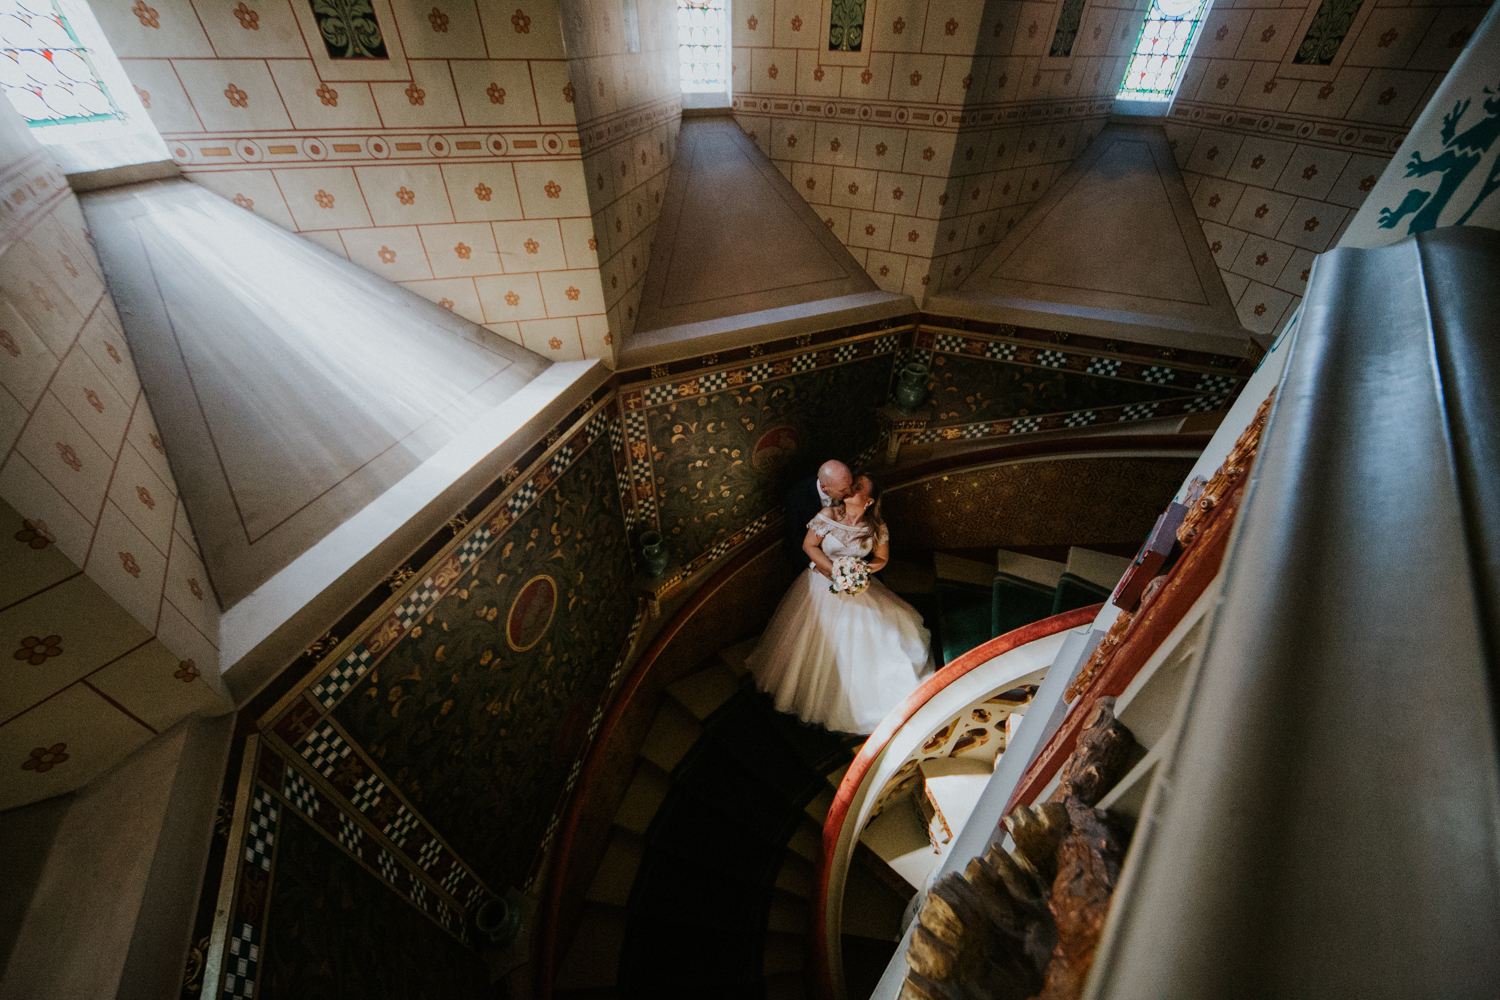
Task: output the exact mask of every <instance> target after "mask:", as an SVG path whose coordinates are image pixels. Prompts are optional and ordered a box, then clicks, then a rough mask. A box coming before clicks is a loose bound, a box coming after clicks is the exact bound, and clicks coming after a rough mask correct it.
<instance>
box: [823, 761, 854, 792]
mask: <svg viewBox="0 0 1500 1000" xmlns="http://www.w3.org/2000/svg"><path fill="white" fill-rule="evenodd" d="M853 763H854V761H852V760H851V761H849V763H848V764H844V765H842V766H840V767H837V768H835V769H834V770H832V771H829V772H828V773H827V774H825V775H824V776H823V778H824V780H825V781H827V782H828V787H829V788H832V789H833V790H834V791H838V790H839V786H840V785H842V784H843V783H844V775H846V774H848V773H849V765H850V764H853Z"/></svg>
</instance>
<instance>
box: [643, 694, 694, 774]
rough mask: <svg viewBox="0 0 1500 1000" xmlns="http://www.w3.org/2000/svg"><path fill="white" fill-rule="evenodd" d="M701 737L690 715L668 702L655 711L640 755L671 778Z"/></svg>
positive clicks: (684, 709)
mask: <svg viewBox="0 0 1500 1000" xmlns="http://www.w3.org/2000/svg"><path fill="white" fill-rule="evenodd" d="M702 735H703V727H701V726H699V725H698V720H697V719H695V718H693V716H692V713H691V712H689V711H688V710H687V709H686V708H683V707H682V705H680V704H678V703H677V702H676V701H675V700H674V699H671V698H667V699H665V700H663V701H662V703H661V708H660V709H658V710H657V713H656V718H655V719H654V720H653V721H652V723H651V730H650V731H649V732H648V733H646V739H645V741H644V742H643V743H642V744H641V749H640V751H639V754H640V756H641V757H644V758H645V759H646V760H649V761H650V762H651V763H653V764H655V765H656V766H657V767H659V768H661V769H662V770H663V771H666V772H667V773H668V774H671V773H672V771H673V770H675V769H676V767H677V764H678V762H679V761H681V760H682V758H683V757H684V756H685V755H686V754H687V752H688V751H689V750H691V749H692V747H693V744H694V743H696V742H698V737H699V736H702Z"/></svg>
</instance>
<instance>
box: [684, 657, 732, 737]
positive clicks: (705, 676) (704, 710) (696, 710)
mask: <svg viewBox="0 0 1500 1000" xmlns="http://www.w3.org/2000/svg"><path fill="white" fill-rule="evenodd" d="M739 691H740V679H739V675H737V674H736V673H735V672H734V671H733V670H731V669H730V668H729V665H728V664H727V663H724V662H723V661H722V660H717V659H716V660H714V661H713V662H711V663H710V664H709V666H708V667H706V668H705V669H703V670H700V671H698V672H697V673H696V674H692V675H691V676H688V677H684V678H683V679H682V680H680V681H677V682H676V683H675V684H671V685H669V686H668V687H667V694H669V695H671V696H672V697H673V698H674V699H676V700H677V702H678V703H679V704H680V705H682V707H683V708H686V709H687V710H688V712H690V713H691V714H692V716H693V717H694V718H695V719H697V720H698V721H699V722H702V721H703V720H704V719H706V718H708V717H709V716H710V715H712V714H713V713H714V711H715V710H716V709H717V708H718V707H719V706H720V705H723V704H724V703H725V702H726V701H728V700H729V699H730V698H733V697H734V696H735V695H736V694H738V693H739Z"/></svg>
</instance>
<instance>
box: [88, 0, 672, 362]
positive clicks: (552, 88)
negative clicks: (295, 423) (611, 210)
mask: <svg viewBox="0 0 1500 1000" xmlns="http://www.w3.org/2000/svg"><path fill="white" fill-rule="evenodd" d="M368 6H369V11H370V14H369V16H370V18H371V19H372V20H373V21H374V22H375V23H376V24H378V26H379V40H380V44H382V45H383V46H384V50H383V51H384V58H358V57H356V58H332V57H330V48H329V45H327V44H325V40H324V38H323V37H322V36H321V34H320V30H319V16H318V15H315V13H314V11H313V10H312V8H311V6H310V5H309V4H307V3H305V2H294V0H255V2H253V3H247V4H244V5H240V6H236V5H232V4H228V3H211V2H207V0H199V2H197V3H196V4H195V3H194V2H193V0H153V2H152V3H149V4H148V3H144V2H143V3H140V4H135V5H132V4H130V3H128V2H126V0H101V2H100V3H97V4H96V5H95V13H96V14H97V16H98V19H99V22H100V24H101V26H102V27H103V29H104V32H105V34H106V36H107V37H108V38H109V41H110V44H111V45H112V46H113V47H114V49H115V52H116V54H118V55H119V56H120V60H121V64H122V65H123V66H124V68H125V71H126V73H127V75H128V76H129V77H130V79H131V81H132V83H133V84H134V86H135V88H136V90H137V92H138V93H140V95H141V99H142V101H143V103H145V105H146V107H147V111H148V113H149V114H150V115H151V118H152V121H153V122H154V123H155V125H156V127H157V129H158V130H159V131H160V132H161V134H162V137H163V138H164V139H165V140H166V142H167V148H168V150H169V151H170V153H171V154H172V157H173V159H175V160H176V161H177V163H178V165H179V166H180V167H181V168H182V170H183V172H184V173H185V174H186V175H187V176H188V177H189V178H191V179H192V180H194V181H196V182H198V183H200V184H203V185H204V186H205V187H208V188H209V189H211V190H213V191H216V192H218V193H219V194H221V195H223V196H224V197H226V198H229V199H231V200H233V201H235V203H236V204H238V205H240V206H241V207H243V208H245V209H247V210H248V211H252V212H255V213H256V214H259V215H261V216H263V217H265V218H267V219H270V220H271V221H273V222H276V223H277V224H279V225H281V226H284V227H285V228H287V229H290V230H292V231H294V232H298V233H301V234H302V235H304V236H306V237H307V238H308V239H311V240H313V241H315V242H317V243H319V244H320V245H322V246H324V247H326V248H327V249H329V250H332V251H333V252H334V253H337V254H339V255H340V256H342V257H346V258H347V259H349V260H351V261H353V262H355V263H357V264H359V265H361V266H363V267H366V268H368V269H370V270H371V271H373V272H375V273H376V274H380V275H382V276H384V277H387V278H389V279H391V280H392V281H397V282H400V283H401V284H403V285H406V286H407V287H409V288H411V289H413V290H415V291H417V292H418V293H419V294H421V295H423V296H425V297H426V298H428V299H429V300H431V301H433V302H437V303H439V304H441V305H443V306H445V307H447V308H450V309H452V310H453V311H455V312H457V313H458V314H460V315H462V316H464V317H466V318H468V319H470V320H473V321H474V322H476V323H480V324H482V325H485V326H487V327H488V328H489V329H491V330H493V331H495V332H496V333H499V334H501V335H502V336H504V337H507V338H508V339H510V340H512V341H514V342H516V343H519V344H522V345H523V346H525V347H527V348H528V349H531V350H534V351H536V353H538V354H540V355H542V356H543V357H547V358H550V359H553V360H578V359H583V358H591V359H592V358H604V359H607V360H608V359H611V358H612V354H611V345H612V342H613V341H616V340H617V339H618V338H616V337H613V336H611V331H610V329H609V326H608V322H607V319H606V315H605V314H606V306H605V302H604V297H603V293H602V288H601V285H600V281H599V275H598V270H597V268H598V264H599V259H600V255H599V254H598V253H597V251H596V238H595V233H594V221H593V218H592V216H593V213H594V211H595V207H594V205H593V203H592V202H591V200H590V198H591V195H590V193H589V192H588V190H587V187H588V185H587V181H586V177H585V171H584V165H583V157H584V153H585V152H586V148H585V134H586V133H585V131H584V128H585V126H587V127H588V128H589V129H590V130H591V131H590V132H588V133H587V134H588V135H589V136H590V138H589V139H588V142H589V144H590V145H591V146H592V145H597V144H599V143H600V138H599V136H597V135H596V134H595V133H597V132H598V129H599V127H600V125H601V124H606V125H607V124H608V123H606V122H605V121H604V119H606V118H608V117H609V116H617V115H620V114H621V113H622V112H623V113H624V115H625V117H626V118H630V117H631V116H632V115H637V116H639V115H644V117H645V119H648V120H649V121H648V122H644V123H643V122H634V123H632V124H631V125H630V126H629V127H628V128H626V129H625V130H623V131H624V133H625V135H624V137H625V138H628V137H629V136H637V135H639V134H641V132H642V131H643V130H645V131H649V129H650V128H651V127H654V126H655V125H657V124H659V122H657V120H656V117H659V116H660V115H661V114H665V107H666V106H665V105H664V104H663V103H662V102H661V101H660V100H656V99H657V98H660V97H661V96H662V95H663V94H664V93H665V89H664V88H665V83H664V82H663V77H662V70H663V68H664V62H663V59H662V58H661V54H662V52H663V51H664V49H663V48H662V44H663V43H662V42H661V39H660V37H658V36H660V32H659V31H657V34H656V35H652V34H651V31H652V30H655V29H657V28H659V27H660V26H661V25H662V24H663V23H664V22H662V21H661V19H660V18H659V17H656V16H655V15H654V14H653V13H652V12H653V11H655V10H657V8H660V7H664V6H665V5H664V4H663V3H662V2H661V0H657V2H656V3H655V4H642V5H641V7H642V11H643V14H642V18H641V24H642V27H643V29H644V31H645V34H644V37H647V38H649V39H651V43H650V47H649V48H648V49H646V52H645V54H643V55H641V56H632V57H630V58H626V57H624V56H622V55H621V54H619V53H617V52H615V51H614V48H613V46H612V43H607V42H602V41H600V39H599V37H598V32H599V31H602V30H603V29H592V28H590V29H588V30H584V31H583V32H581V34H575V37H574V40H575V41H576V40H577V39H578V38H580V37H581V38H582V39H583V41H582V43H581V44H580V45H579V46H578V48H579V49H580V51H581V54H580V60H581V62H582V67H581V69H580V73H581V76H580V83H578V84H575V82H574V81H573V79H572V67H571V65H570V61H569V59H570V56H571V55H573V54H574V52H573V50H572V49H571V48H570V45H571V44H572V42H565V40H564V26H563V16H564V8H563V7H562V6H561V5H560V4H559V3H558V2H557V0H525V2H523V3H520V4H518V5H516V6H514V7H510V6H500V5H492V4H478V3H475V2H474V0H442V2H441V3H439V4H437V5H433V4H429V3H426V2H423V3H417V2H416V0H373V3H372V4H370V5H368ZM569 10H570V11H573V13H574V15H575V17H577V18H581V20H582V21H583V22H587V23H589V24H593V23H594V22H595V21H596V20H598V19H600V18H601V17H602V15H600V14H599V13H598V12H596V11H594V10H593V8H592V7H590V6H588V5H583V4H580V5H578V6H577V7H576V8H573V7H570V8H569ZM580 12H581V13H580ZM603 33H604V34H608V32H607V31H605V32H603ZM585 77H586V78H587V85H588V86H590V87H591V88H593V89H592V93H594V94H596V95H599V96H598V98H597V100H596V101H595V102H594V103H591V104H590V107H589V110H588V112H587V113H586V114H584V115H582V116H580V114H579V113H578V110H577V108H576V107H575V101H576V100H577V96H578V89H579V87H580V86H582V85H583V83H582V81H583V80H584V78H585ZM601 86H602V87H603V93H602V94H600V92H599V88H600V87H601ZM654 116H655V117H654ZM605 132H606V133H609V137H610V138H611V139H612V140H613V139H617V138H622V137H621V136H615V135H614V134H613V133H612V132H611V131H610V129H609V128H607V127H606V128H605ZM651 146H652V148H653V149H659V148H660V146H661V144H660V143H651ZM600 207H601V208H602V207H603V206H602V205H601V206H600Z"/></svg>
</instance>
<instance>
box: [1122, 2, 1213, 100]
mask: <svg viewBox="0 0 1500 1000" xmlns="http://www.w3.org/2000/svg"><path fill="white" fill-rule="evenodd" d="M1207 8H1208V0H1152V3H1151V10H1150V12H1149V13H1147V15H1146V23H1145V24H1143V25H1141V35H1140V37H1139V38H1137V39H1136V42H1135V51H1134V52H1133V53H1131V56H1130V68H1129V69H1128V70H1126V72H1125V80H1124V82H1123V83H1121V85H1120V96H1121V97H1124V98H1127V99H1134V100H1142V101H1166V100H1171V98H1172V92H1173V91H1174V90H1176V89H1177V79H1178V77H1179V76H1180V75H1181V74H1182V68H1183V66H1185V65H1186V64H1187V58H1188V56H1189V54H1191V52H1192V50H1193V40H1194V38H1196V37H1197V35H1198V25H1199V24H1200V23H1202V21H1203V15H1204V13H1205V12H1206V11H1207Z"/></svg>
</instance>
